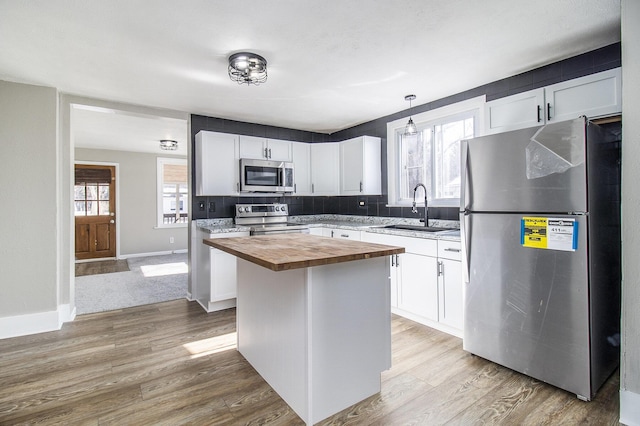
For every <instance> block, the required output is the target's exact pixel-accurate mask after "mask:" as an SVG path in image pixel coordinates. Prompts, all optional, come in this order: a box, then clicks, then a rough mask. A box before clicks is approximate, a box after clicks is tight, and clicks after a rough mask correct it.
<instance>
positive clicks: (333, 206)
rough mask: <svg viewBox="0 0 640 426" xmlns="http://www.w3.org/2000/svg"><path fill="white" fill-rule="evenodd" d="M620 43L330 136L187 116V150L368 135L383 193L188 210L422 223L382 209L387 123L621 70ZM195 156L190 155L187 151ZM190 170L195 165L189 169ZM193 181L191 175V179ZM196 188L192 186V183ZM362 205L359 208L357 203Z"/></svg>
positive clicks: (201, 200) (196, 203) (439, 212)
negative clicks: (218, 142) (277, 206)
mask: <svg viewBox="0 0 640 426" xmlns="http://www.w3.org/2000/svg"><path fill="white" fill-rule="evenodd" d="M621 63H622V61H621V50H620V43H615V44H612V45H609V46H606V47H603V48H600V49H596V50H593V51H591V52H587V53H584V54H582V55H578V56H574V57H572V58H568V59H565V60H562V61H559V62H555V63H553V64H549V65H545V66H542V67H540V68H536V69H534V70H532V71H528V72H525V73H522V74H518V75H515V76H512V77H508V78H505V79H502V80H498V81H494V82H492V83H488V84H485V85H483V86H479V87H476V88H474V89H471V90H467V91H465V92H462V93H457V94H454V95H451V96H448V97H446V98H442V99H438V100H436V101H433V102H429V103H426V104H423V105H419V106H415V107H413V108H411V109H405V110H402V111H399V112H397V113H395V114H391V115H387V116H385V117H380V118H377V119H375V120H372V121H368V122H366V123H363V124H360V125H358V126H354V127H351V128H348V129H345V130H341V131H339V132H336V133H333V134H323V133H314V132H306V131H303V130H295V129H286V128H282V127H274V126H265V125H261V124H254V123H245V122H240V121H233V120H225V119H222V118H214V117H205V116H201V115H192V116H191V144H192V148H193V144H195V135H196V133H198V132H199V131H201V130H209V131H213V132H225V133H234V134H239V135H247V136H261V137H267V138H272V139H283V140H291V141H297V142H308V143H317V142H335V141H341V140H346V139H350V138H354V137H357V136H362V135H368V136H377V137H379V138H381V139H382V150H381V151H382V190H383V195H380V196H341V197H338V196H336V197H297V196H284V197H195V196H194V197H193V205H192V208H191V212H192V217H193V219H207V218H220V217H233V216H235V213H234V206H235V204H238V203H274V202H284V203H287V204H289V211H290V214H291V215H305V214H349V215H363V216H385V217H410V218H417V217H423V216H424V215H423V212H422V210H421V211H420V214H413V213H411V208H409V207H387V206H386V204H387V194H386V191H387V123H388V122H390V121H394V120H398V119H400V118H404V117H408V116H409V115H416V114H418V113H421V112H425V111H430V110H432V109H436V108H440V107H443V106H445V105H449V104H453V103H456V102H460V101H464V100H466V99H471V98H474V97H476V96H482V95H486V97H487V101H491V100H494V99H499V98H502V97H505V96H510V95H514V94H516V93H521V92H526V91H528V90H532V89H537V88H540V87H544V86H548V85H551V84H555V83H559V82H561V81H566V80H571V79H574V78H578V77H582V76H585V75H589V74H594V73H597V72H601V71H606V70H609V69H613V68H617V67H620V66H621ZM192 152H195V149H192ZM192 166H193V167H194V170H195V167H196V165H195V161H194V164H192ZM194 178H195V173H193V177H192V179H194ZM193 184H194V187H195V182H193ZM361 201H364V206H363V207H361V206H360V202H361ZM429 218H431V219H449V220H456V219H458V209H457V208H455V207H429Z"/></svg>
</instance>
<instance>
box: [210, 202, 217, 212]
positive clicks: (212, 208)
mask: <svg viewBox="0 0 640 426" xmlns="http://www.w3.org/2000/svg"><path fill="white" fill-rule="evenodd" d="M209 211H210V212H211V213H213V212H215V211H216V202H215V201H209Z"/></svg>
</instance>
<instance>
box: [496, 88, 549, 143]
mask: <svg viewBox="0 0 640 426" xmlns="http://www.w3.org/2000/svg"><path fill="white" fill-rule="evenodd" d="M543 105H544V89H542V88H540V89H535V90H529V91H528V92H523V93H518V94H517V95H513V96H507V97H506V98H500V99H496V100H495V101H491V102H487V103H486V105H485V114H484V119H485V133H487V134H489V133H498V132H506V131H509V130H516V129H524V128H526V127H533V126H537V125H539V124H540V125H541V124H544V116H543V110H542V106H543Z"/></svg>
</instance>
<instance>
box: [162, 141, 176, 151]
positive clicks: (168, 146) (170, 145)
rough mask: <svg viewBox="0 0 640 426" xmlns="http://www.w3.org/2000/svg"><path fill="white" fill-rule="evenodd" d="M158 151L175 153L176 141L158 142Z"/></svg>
mask: <svg viewBox="0 0 640 426" xmlns="http://www.w3.org/2000/svg"><path fill="white" fill-rule="evenodd" d="M160 149H164V150H165V151H175V150H176V149H178V141H174V140H171V139H162V140H161V141H160Z"/></svg>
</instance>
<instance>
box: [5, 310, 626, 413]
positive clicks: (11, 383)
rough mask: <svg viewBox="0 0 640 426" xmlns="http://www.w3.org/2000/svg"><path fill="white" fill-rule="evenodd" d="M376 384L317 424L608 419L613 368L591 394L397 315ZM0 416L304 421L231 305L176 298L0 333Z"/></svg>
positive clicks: (614, 397) (614, 390) (614, 400)
mask: <svg viewBox="0 0 640 426" xmlns="http://www.w3.org/2000/svg"><path fill="white" fill-rule="evenodd" d="M392 331H393V367H392V369H391V370H389V371H387V372H385V373H383V375H382V391H381V392H380V393H379V394H377V395H374V396H372V397H370V398H368V399H366V400H364V401H362V402H361V403H359V404H356V405H354V406H352V407H350V408H348V409H346V410H344V411H343V412H341V413H338V414H336V415H335V416H333V417H331V418H329V419H326V420H325V421H323V422H321V423H320V424H322V425H346V424H349V425H409V424H410V425H440V424H455V425H471V424H507V425H578V424H580V425H582V424H593V425H617V424H618V389H619V379H618V373H615V374H614V375H613V376H612V377H611V378H610V379H609V380H608V381H607V383H606V384H605V385H604V387H603V388H602V389H601V390H600V392H599V394H598V395H597V396H596V398H595V399H594V400H593V401H591V402H588V403H587V402H582V401H579V400H578V399H577V398H576V397H575V395H572V394H569V393H567V392H564V391H561V390H559V389H557V388H554V387H552V386H549V385H546V384H544V383H541V382H538V381H535V380H533V379H530V378H528V377H526V376H523V375H520V374H518V373H515V372H513V371H511V370H508V369H506V368H503V367H500V366H498V365H496V364H493V363H491V362H488V361H486V360H483V359H481V358H478V357H475V356H472V355H470V354H468V353H466V352H464V351H463V350H462V344H461V340H460V339H458V338H455V337H451V336H449V335H447V334H444V333H441V332H438V331H435V330H433V329H430V328H428V327H425V326H422V325H420V324H416V323H414V322H412V321H409V320H407V319H404V318H401V317H394V318H393V324H392ZM0 384H1V386H0V424H2V425H14V424H73V425H76V424H79V425H110V424H118V425H122V424H131V425H133V424H135V425H179V424H194V425H302V424H303V422H302V421H301V420H300V418H299V417H298V416H297V415H296V414H295V413H294V412H293V411H291V409H290V408H289V407H288V406H287V405H286V404H285V403H284V401H282V399H280V397H279V396H278V395H277V394H276V393H275V392H274V391H273V390H272V389H271V388H270V387H269V386H268V385H267V384H266V382H265V381H264V380H263V379H262V378H261V377H260V376H259V375H258V374H257V373H256V372H255V370H254V369H253V368H252V367H251V366H250V365H249V364H248V363H247V362H246V361H245V360H244V358H243V357H242V356H241V355H240V354H239V353H238V352H237V351H236V350H235V310H233V309H229V310H225V311H221V312H216V313H211V314H207V313H205V312H204V311H203V310H202V308H201V307H200V306H199V305H198V304H197V303H195V302H187V301H186V300H176V301H171V302H165V303H159V304H154V305H146V306H139V307H135V308H128V309H123V310H119V311H111V312H103V313H98V314H89V315H82V316H79V317H77V319H76V320H75V321H74V322H72V323H68V324H65V325H64V326H63V328H62V330H60V331H56V332H50V333H43V334H38V335H33V336H25V337H17V338H12V339H4V340H0Z"/></svg>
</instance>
